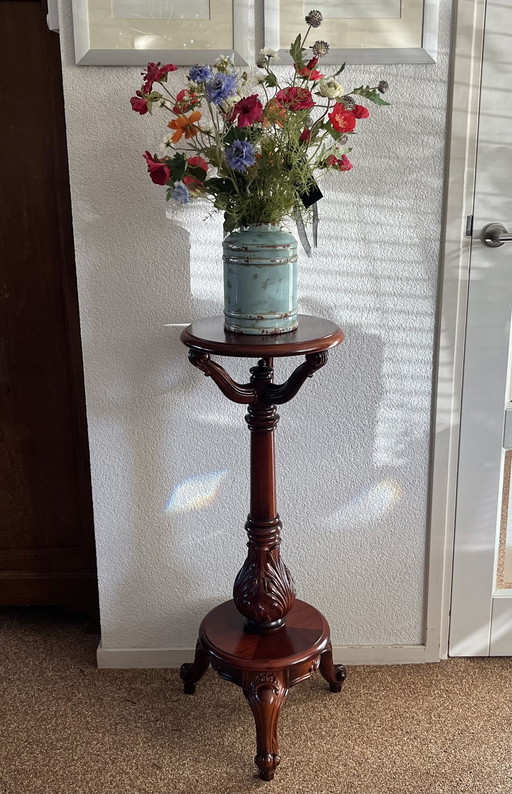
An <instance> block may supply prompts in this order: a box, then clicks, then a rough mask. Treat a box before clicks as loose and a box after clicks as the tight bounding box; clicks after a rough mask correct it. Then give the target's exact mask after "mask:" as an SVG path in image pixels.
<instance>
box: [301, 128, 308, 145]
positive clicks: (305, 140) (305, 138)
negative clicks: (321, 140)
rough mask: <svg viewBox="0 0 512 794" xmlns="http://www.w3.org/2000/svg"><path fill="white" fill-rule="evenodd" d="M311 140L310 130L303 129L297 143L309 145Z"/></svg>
mask: <svg viewBox="0 0 512 794" xmlns="http://www.w3.org/2000/svg"><path fill="white" fill-rule="evenodd" d="M310 140H311V130H308V128H307V127H305V128H304V129H303V130H302V132H301V134H300V135H299V143H309V141H310Z"/></svg>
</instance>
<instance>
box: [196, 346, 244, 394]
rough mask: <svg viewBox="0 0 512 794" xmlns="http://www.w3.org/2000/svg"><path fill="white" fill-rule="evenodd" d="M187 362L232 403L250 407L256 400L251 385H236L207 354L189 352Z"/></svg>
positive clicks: (222, 368)
mask: <svg viewBox="0 0 512 794" xmlns="http://www.w3.org/2000/svg"><path fill="white" fill-rule="evenodd" d="M188 357H189V361H190V362H191V363H192V364H193V365H194V367H197V369H200V370H201V372H204V374H205V375H206V376H207V377H210V378H211V379H212V380H213V381H214V382H215V383H216V384H217V386H218V387H219V389H220V390H221V392H222V393H223V394H224V395H225V396H226V397H227V398H228V399H229V400H231V401H232V402H235V403H241V404H242V405H250V404H251V403H253V402H255V401H256V400H257V399H258V394H257V392H256V389H255V388H254V386H253V385H252V384H251V383H244V384H241V383H237V382H236V381H234V380H233V378H231V376H230V375H228V373H227V372H226V370H225V369H224V367H221V365H220V364H217V363H216V362H215V361H212V360H211V358H210V356H209V355H208V353H201V352H200V351H198V350H193V349H192V350H189V353H188Z"/></svg>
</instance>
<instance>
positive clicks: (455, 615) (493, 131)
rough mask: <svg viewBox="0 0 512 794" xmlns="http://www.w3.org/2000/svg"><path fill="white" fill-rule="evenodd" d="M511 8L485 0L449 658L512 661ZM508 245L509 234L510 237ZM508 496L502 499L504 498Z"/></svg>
mask: <svg viewBox="0 0 512 794" xmlns="http://www.w3.org/2000/svg"><path fill="white" fill-rule="evenodd" d="M511 42H512V2H511V1H510V0H488V2H487V12H486V24H485V47H484V64H483V73H482V94H481V103H480V124H479V134H478V159H477V178H476V191H475V206H474V220H473V236H472V237H473V239H472V245H471V268H470V282H469V301H468V320H467V337H466V354H465V362H464V383H463V392H462V416H461V442H460V457H459V484H458V496H457V518H456V527H455V557H454V570H453V589H452V605H451V622H450V642H449V654H450V656H489V655H491V656H499V655H512V494H509V491H510V487H511V477H510V471H511V463H512V412H511V414H510V416H511V420H509V421H508V422H507V413H508V412H507V406H509V404H510V405H512V404H511V401H512V389H511V382H510V381H511V377H510V370H511V366H510V362H511V339H510V332H511V322H510V321H511V315H512V242H505V243H504V244H503V245H500V246H499V247H487V246H486V245H484V244H483V243H482V242H481V240H480V234H481V232H482V229H483V228H484V227H485V226H486V224H489V223H500V224H502V225H503V226H505V227H506V229H508V230H509V231H510V232H512V50H511ZM510 236H511V237H512V234H511V235H510ZM509 497H510V498H509Z"/></svg>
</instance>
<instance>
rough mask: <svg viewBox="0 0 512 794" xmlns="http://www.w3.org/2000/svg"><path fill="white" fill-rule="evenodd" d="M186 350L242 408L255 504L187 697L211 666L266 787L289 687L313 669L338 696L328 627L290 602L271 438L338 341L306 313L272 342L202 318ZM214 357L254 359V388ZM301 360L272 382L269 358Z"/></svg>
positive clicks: (327, 325)
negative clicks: (248, 735)
mask: <svg viewBox="0 0 512 794" xmlns="http://www.w3.org/2000/svg"><path fill="white" fill-rule="evenodd" d="M181 340H182V342H183V343H184V344H185V345H187V346H188V347H189V348H190V351H189V358H190V361H191V362H192V364H193V365H194V366H195V367H198V369H200V370H202V371H203V372H204V373H205V375H208V376H210V377H211V378H212V380H214V381H215V383H216V384H217V386H218V387H219V388H220V390H221V391H222V393H223V394H225V395H226V397H227V398H228V399H230V400H232V401H233V402H235V403H241V404H244V405H247V406H248V413H247V415H246V417H245V419H246V422H247V424H248V426H249V430H250V432H251V497H250V512H249V516H248V519H247V522H246V524H245V528H246V530H247V534H248V538H249V540H248V544H247V545H248V554H247V559H246V561H245V563H244V564H243V566H242V568H241V570H240V571H239V573H238V575H237V577H236V580H235V584H234V587H233V600H232V601H227V602H226V603H224V604H221V605H220V606H218V607H216V608H215V609H213V610H212V611H211V612H209V613H208V615H207V616H206V617H205V618H204V620H203V622H202V624H201V627H200V629H199V639H198V642H197V648H196V655H195V659H194V662H193V663H192V664H184V665H183V666H182V668H181V673H180V674H181V678H182V680H183V682H184V685H185V693H186V694H190V695H192V694H193V693H194V692H195V688H196V684H197V682H198V681H199V679H200V678H201V677H202V676H203V675H204V674H205V672H206V670H207V669H208V666H209V665H210V664H211V665H212V667H213V669H214V670H216V671H217V672H218V673H219V675H220V676H221V677H222V678H225V679H227V680H228V681H232V682H233V683H235V684H238V686H240V687H241V688H242V690H243V693H244V695H245V696H246V698H247V700H248V702H249V705H250V707H251V709H252V712H253V714H254V720H255V723H256V738H257V753H256V758H255V762H256V765H257V766H258V768H259V770H260V773H259V774H260V777H261V778H262V779H263V780H272V778H273V777H274V772H275V770H276V767H277V765H278V764H279V761H280V757H279V748H278V744H277V722H278V718H279V714H280V711H281V707H282V705H283V703H284V700H285V698H286V695H287V694H288V690H289V688H290V687H291V686H294V685H295V684H298V683H299V682H300V681H304V680H305V679H307V678H309V677H310V675H311V674H312V673H313V672H314V671H315V670H319V671H320V673H321V674H322V676H323V677H324V678H325V680H326V681H327V683H328V684H329V688H330V690H331V692H339V691H340V690H341V686H342V684H343V680H344V678H345V668H344V667H343V665H334V664H333V660H332V647H331V641H330V633H329V626H328V624H327V621H326V620H325V618H324V617H323V615H321V614H320V612H318V611H317V610H316V609H315V608H314V607H312V606H310V605H309V604H306V603H305V602H304V601H298V600H296V599H295V588H294V584H293V579H292V577H291V575H290V572H289V571H288V569H287V568H286V566H285V564H284V563H283V561H282V559H281V554H280V545H281V540H280V531H281V522H280V520H279V515H278V513H277V507H276V476H275V452H274V450H275V448H274V432H275V428H276V425H277V422H278V420H279V416H278V414H277V411H276V405H281V404H283V403H286V402H288V401H289V400H291V399H292V397H294V396H295V395H296V394H297V392H298V391H299V389H300V388H301V386H302V384H303V383H304V381H305V380H306V379H307V378H310V377H312V375H313V374H314V373H315V372H316V371H317V370H319V369H320V368H321V367H323V366H324V364H325V363H326V361H327V355H328V354H327V351H328V349H329V348H332V347H335V346H336V345H338V344H339V343H340V342H341V341H342V340H343V333H342V331H341V330H340V329H339V328H338V327H337V326H336V325H334V323H331V322H329V321H328V320H323V319H320V318H317V317H309V316H305V315H302V316H300V317H299V327H298V329H297V330H296V331H292V332H290V333H286V334H281V335H278V336H245V335H244V336H240V335H236V334H226V333H224V330H223V318H222V317H215V318H211V319H207V320H200V321H199V322H196V323H193V324H192V325H190V326H188V328H186V329H185V330H184V331H183V333H182V335H181ZM211 354H217V355H221V356H237V357H245V358H257V359H259V360H258V363H257V365H256V366H255V367H252V368H251V370H250V371H251V378H250V382H249V383H246V384H239V383H236V382H235V381H233V380H232V378H231V377H230V376H229V375H228V373H227V372H226V370H225V369H224V368H223V367H221V366H220V365H219V364H217V363H216V362H214V361H212V360H211V358H210V355H211ZM299 355H304V356H305V361H304V362H303V363H302V364H300V365H299V366H298V367H297V368H296V369H295V371H294V372H293V373H292V374H291V375H290V377H289V378H288V380H287V381H286V382H285V383H283V384H282V385H280V386H279V385H276V384H274V382H273V381H274V358H276V357H282V356H299Z"/></svg>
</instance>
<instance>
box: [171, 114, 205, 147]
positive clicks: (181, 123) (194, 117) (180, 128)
mask: <svg viewBox="0 0 512 794" xmlns="http://www.w3.org/2000/svg"><path fill="white" fill-rule="evenodd" d="M200 118H201V114H200V112H199V111H198V110H194V111H193V113H191V114H190V116H189V117H188V118H187V116H178V118H177V119H173V120H172V121H170V122H169V123H168V125H167V126H168V127H169V128H170V129H171V130H175V132H174V135H173V136H172V138H171V141H172V142H173V143H178V141H180V140H181V138H182V137H183V136H185V138H193V137H194V136H195V135H197V133H198V132H200V130H198V129H197V127H195V126H194V125H195V124H196V122H198V121H199V119H200Z"/></svg>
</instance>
